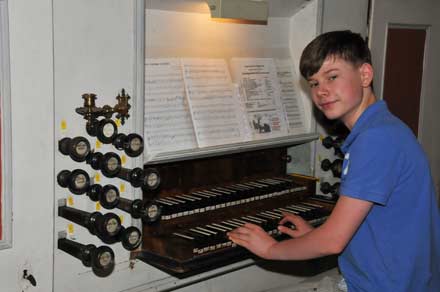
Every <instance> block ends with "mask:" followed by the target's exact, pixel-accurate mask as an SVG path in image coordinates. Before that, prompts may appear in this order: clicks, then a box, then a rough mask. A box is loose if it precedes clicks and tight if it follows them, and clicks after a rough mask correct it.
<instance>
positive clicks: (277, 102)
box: [231, 58, 288, 139]
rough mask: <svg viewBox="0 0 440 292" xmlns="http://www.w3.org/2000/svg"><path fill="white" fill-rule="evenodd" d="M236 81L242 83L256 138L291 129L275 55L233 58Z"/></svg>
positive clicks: (281, 134) (281, 133) (278, 134)
mask: <svg viewBox="0 0 440 292" xmlns="http://www.w3.org/2000/svg"><path fill="white" fill-rule="evenodd" d="M231 67H232V75H233V76H234V81H236V82H237V83H239V84H240V86H241V89H242V90H241V92H242V98H243V99H244V103H245V110H246V115H247V118H248V120H249V121H250V125H249V126H250V128H251V129H252V132H253V135H254V137H255V138H256V139H264V138H272V137H279V136H283V135H286V134H287V133H288V130H287V125H286V118H285V115H284V113H283V107H282V104H281V93H280V84H279V82H278V78H277V71H276V67H275V63H274V60H273V59H270V58H233V59H231Z"/></svg>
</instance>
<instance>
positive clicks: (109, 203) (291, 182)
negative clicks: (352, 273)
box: [57, 93, 340, 277]
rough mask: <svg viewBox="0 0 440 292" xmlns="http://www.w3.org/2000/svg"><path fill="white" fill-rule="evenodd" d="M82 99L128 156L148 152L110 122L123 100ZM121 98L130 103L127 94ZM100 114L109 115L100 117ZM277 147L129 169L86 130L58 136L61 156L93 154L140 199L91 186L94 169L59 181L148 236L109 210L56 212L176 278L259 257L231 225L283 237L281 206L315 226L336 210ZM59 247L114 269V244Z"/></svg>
mask: <svg viewBox="0 0 440 292" xmlns="http://www.w3.org/2000/svg"><path fill="white" fill-rule="evenodd" d="M124 94H125V93H124ZM124 94H123V95H124ZM122 97H123V96H122ZM122 97H121V98H122ZM83 98H84V100H85V101H84V106H83V107H81V108H77V109H76V110H77V112H78V113H80V114H81V115H83V116H84V118H85V119H86V120H87V125H86V128H87V131H88V133H89V134H90V135H92V136H97V138H98V140H100V141H101V142H103V143H107V144H110V143H111V144H112V145H113V146H114V147H115V148H116V149H118V150H123V151H124V152H125V153H126V154H127V155H128V156H129V157H136V156H139V155H140V154H141V153H142V151H143V149H144V144H143V139H142V137H140V136H139V135H137V134H128V135H125V134H117V127H116V126H115V124H114V122H113V121H112V120H111V113H112V111H113V112H114V110H115V108H117V107H115V108H113V109H112V108H111V107H109V106H104V107H103V108H99V107H96V106H95V104H94V101H95V99H96V96H95V95H93V94H88V95H83ZM126 101H127V97H126V96H125V102H126ZM121 104H122V105H124V104H125V106H127V104H126V103H124V102H123V101H121ZM125 109H127V112H124V108H123V107H122V108H121V109H118V110H120V111H121V112H118V113H119V114H120V116H121V117H122V118H127V117H128V108H125ZM100 116H103V117H104V118H103V119H101V120H98V119H97V118H98V117H100ZM272 147H273V148H270V149H263V150H251V151H247V152H242V153H235V154H227V153H225V154H219V153H217V154H211V155H213V156H211V157H205V158H196V159H188V158H186V160H181V161H175V162H156V163H151V164H146V165H144V167H143V168H139V167H137V168H133V169H128V168H124V167H122V165H121V158H120V157H119V155H118V154H116V153H114V152H107V153H100V152H94V151H93V150H91V149H90V143H88V141H87V139H85V138H83V137H75V138H64V139H62V140H60V141H59V151H60V152H61V153H62V154H64V155H68V156H69V157H71V158H72V159H73V160H74V161H77V162H83V161H86V163H87V164H89V165H90V166H91V167H92V168H93V169H95V170H100V171H101V173H102V174H103V175H104V176H106V177H108V178H119V179H122V180H125V181H127V182H129V183H130V184H131V185H132V186H133V187H140V188H141V189H142V193H143V199H142V200H141V199H135V200H130V199H127V198H121V197H120V196H119V190H118V188H117V187H115V186H114V185H112V184H107V185H104V186H101V185H99V184H91V182H90V177H89V175H88V174H87V172H86V171H84V170H81V169H75V170H73V171H69V170H62V171H61V172H60V173H59V174H58V176H57V180H58V183H59V185H60V186H61V187H65V188H68V189H69V191H71V192H72V193H74V194H78V195H80V194H84V193H86V194H87V196H88V197H89V198H90V199H91V200H92V201H95V202H98V201H99V203H100V204H101V206H103V208H105V209H114V208H117V209H119V210H122V211H124V212H127V213H129V214H130V215H131V216H132V217H133V218H135V219H138V218H139V219H141V222H142V233H141V231H140V230H139V229H138V228H136V227H134V226H131V227H128V228H125V227H123V226H122V225H121V220H120V218H119V217H118V216H117V215H116V214H114V213H111V212H109V213H105V214H101V213H100V212H92V213H89V212H86V211H82V210H79V209H75V208H71V207H67V206H65V205H63V206H59V207H58V215H59V216H60V217H63V218H65V219H67V220H70V221H72V222H74V223H76V224H79V225H81V226H83V227H85V228H87V229H88V230H89V231H90V233H91V234H93V235H96V236H97V237H98V238H99V239H101V241H103V242H104V243H107V244H113V243H115V242H121V243H122V245H123V247H124V248H125V249H127V250H130V251H132V257H133V258H135V257H137V258H139V259H140V260H142V261H145V262H147V263H149V264H151V265H153V266H156V267H158V268H160V269H162V270H164V271H166V272H168V273H170V274H173V275H176V276H178V277H185V276H188V275H191V274H195V273H199V272H202V271H205V270H208V269H212V268H215V267H219V266H223V265H226V264H229V263H232V262H236V261H240V260H243V259H245V258H249V257H251V256H252V255H251V254H250V253H249V252H248V251H246V250H245V249H243V248H241V247H239V246H236V245H235V244H234V243H232V242H231V241H230V240H229V239H228V237H227V233H228V232H229V231H231V230H233V229H235V228H237V227H239V226H241V225H243V224H245V223H253V224H257V225H259V226H261V227H262V228H263V229H264V230H265V231H266V232H267V233H268V234H270V235H271V236H273V237H274V238H276V239H277V240H283V239H285V238H286V237H287V236H286V235H284V234H281V233H280V232H279V231H278V228H277V227H278V224H279V221H280V220H281V218H282V217H283V213H286V212H287V213H294V214H297V215H300V216H302V217H303V218H305V219H306V220H307V221H308V222H310V224H312V225H315V226H316V225H319V224H322V223H323V222H324V221H325V220H326V218H327V217H328V215H329V214H330V212H331V209H332V207H333V202H332V201H329V200H322V199H319V198H318V197H316V196H315V193H316V192H315V191H316V179H314V178H312V177H305V176H301V175H286V159H287V158H288V157H289V155H287V147H285V146H283V147H281V146H272ZM215 155H217V156H215ZM338 166H339V164H338V162H337V161H335V162H333V163H331V162H330V161H328V163H325V162H324V161H323V165H322V167H323V168H325V167H328V169H332V171H334V173H335V172H336V171H337V170H338V169H339V168H340V166H339V168H338ZM291 227H292V228H294V226H291ZM139 246H141V247H140V248H138V247H139ZM58 248H59V249H61V250H63V251H65V252H67V253H69V254H71V255H73V256H74V257H76V258H79V259H80V260H81V261H82V262H83V264H84V265H85V266H87V267H90V266H91V267H92V270H93V272H94V273H95V274H96V275H98V276H100V277H105V276H108V275H109V274H110V273H111V272H112V270H113V269H114V254H113V251H112V250H111V249H110V248H109V247H106V246H102V247H98V248H97V247H96V246H94V245H83V244H81V243H78V242H75V241H71V240H69V239H66V238H60V239H59V240H58Z"/></svg>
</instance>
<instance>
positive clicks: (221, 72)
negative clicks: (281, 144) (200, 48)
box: [182, 59, 244, 147]
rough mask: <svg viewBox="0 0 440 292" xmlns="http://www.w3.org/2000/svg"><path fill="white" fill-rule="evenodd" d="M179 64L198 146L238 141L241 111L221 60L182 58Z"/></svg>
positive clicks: (242, 138) (239, 138)
mask: <svg viewBox="0 0 440 292" xmlns="http://www.w3.org/2000/svg"><path fill="white" fill-rule="evenodd" d="M182 67H183V77H184V81H185V85H186V93H187V96H188V103H189V107H190V112H191V116H192V119H193V124H194V129H195V133H196V139H197V142H198V145H199V147H206V146H213V145H221V144H227V143H235V142H242V141H243V140H244V134H243V133H244V131H243V124H242V122H240V115H241V114H242V113H241V111H240V105H239V102H238V99H237V96H235V95H234V90H233V86H232V82H231V77H230V75H229V71H228V68H227V65H226V62H225V60H223V59H182Z"/></svg>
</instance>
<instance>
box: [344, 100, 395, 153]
mask: <svg viewBox="0 0 440 292" xmlns="http://www.w3.org/2000/svg"><path fill="white" fill-rule="evenodd" d="M387 109H388V107H387V104H386V102H385V101H383V100H378V101H376V102H375V103H373V104H371V105H370V106H368V107H367V108H366V109H365V110H364V112H363V113H362V114H361V116H360V117H359V118H358V119H357V121H356V123H355V124H354V126H353V128H352V129H351V131H350V134H349V135H348V136H347V138H346V139H345V141H344V144H342V147H341V150H342V152H344V153H346V152H347V150H348V148H349V147H350V145H351V143H352V142H353V141H354V140H355V138H356V137H357V135H359V134H360V133H361V132H362V130H363V129H364V128H365V127H366V126H367V124H368V121H370V120H371V118H372V117H373V116H375V115H377V114H378V113H381V112H383V111H386V110H387Z"/></svg>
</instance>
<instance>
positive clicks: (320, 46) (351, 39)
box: [299, 30, 371, 79]
mask: <svg viewBox="0 0 440 292" xmlns="http://www.w3.org/2000/svg"><path fill="white" fill-rule="evenodd" d="M332 57H337V58H341V59H343V60H345V61H347V62H349V63H352V64H353V65H355V66H360V65H362V64H364V63H368V64H370V65H371V53H370V49H369V48H368V45H367V43H366V42H365V41H364V40H363V39H362V37H361V35H360V34H358V33H353V32H351V31H349V30H341V31H331V32H327V33H323V34H321V35H319V36H318V37H316V38H315V39H314V40H313V41H311V42H310V43H309V44H308V45H307V46H306V48H305V49H304V51H303V53H302V55H301V60H300V64H299V70H300V72H301V75H302V76H303V77H304V78H305V79H308V78H310V76H312V75H313V74H315V73H316V72H318V71H319V69H320V68H321V66H322V64H323V63H324V61H325V60H326V59H327V58H332Z"/></svg>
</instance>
